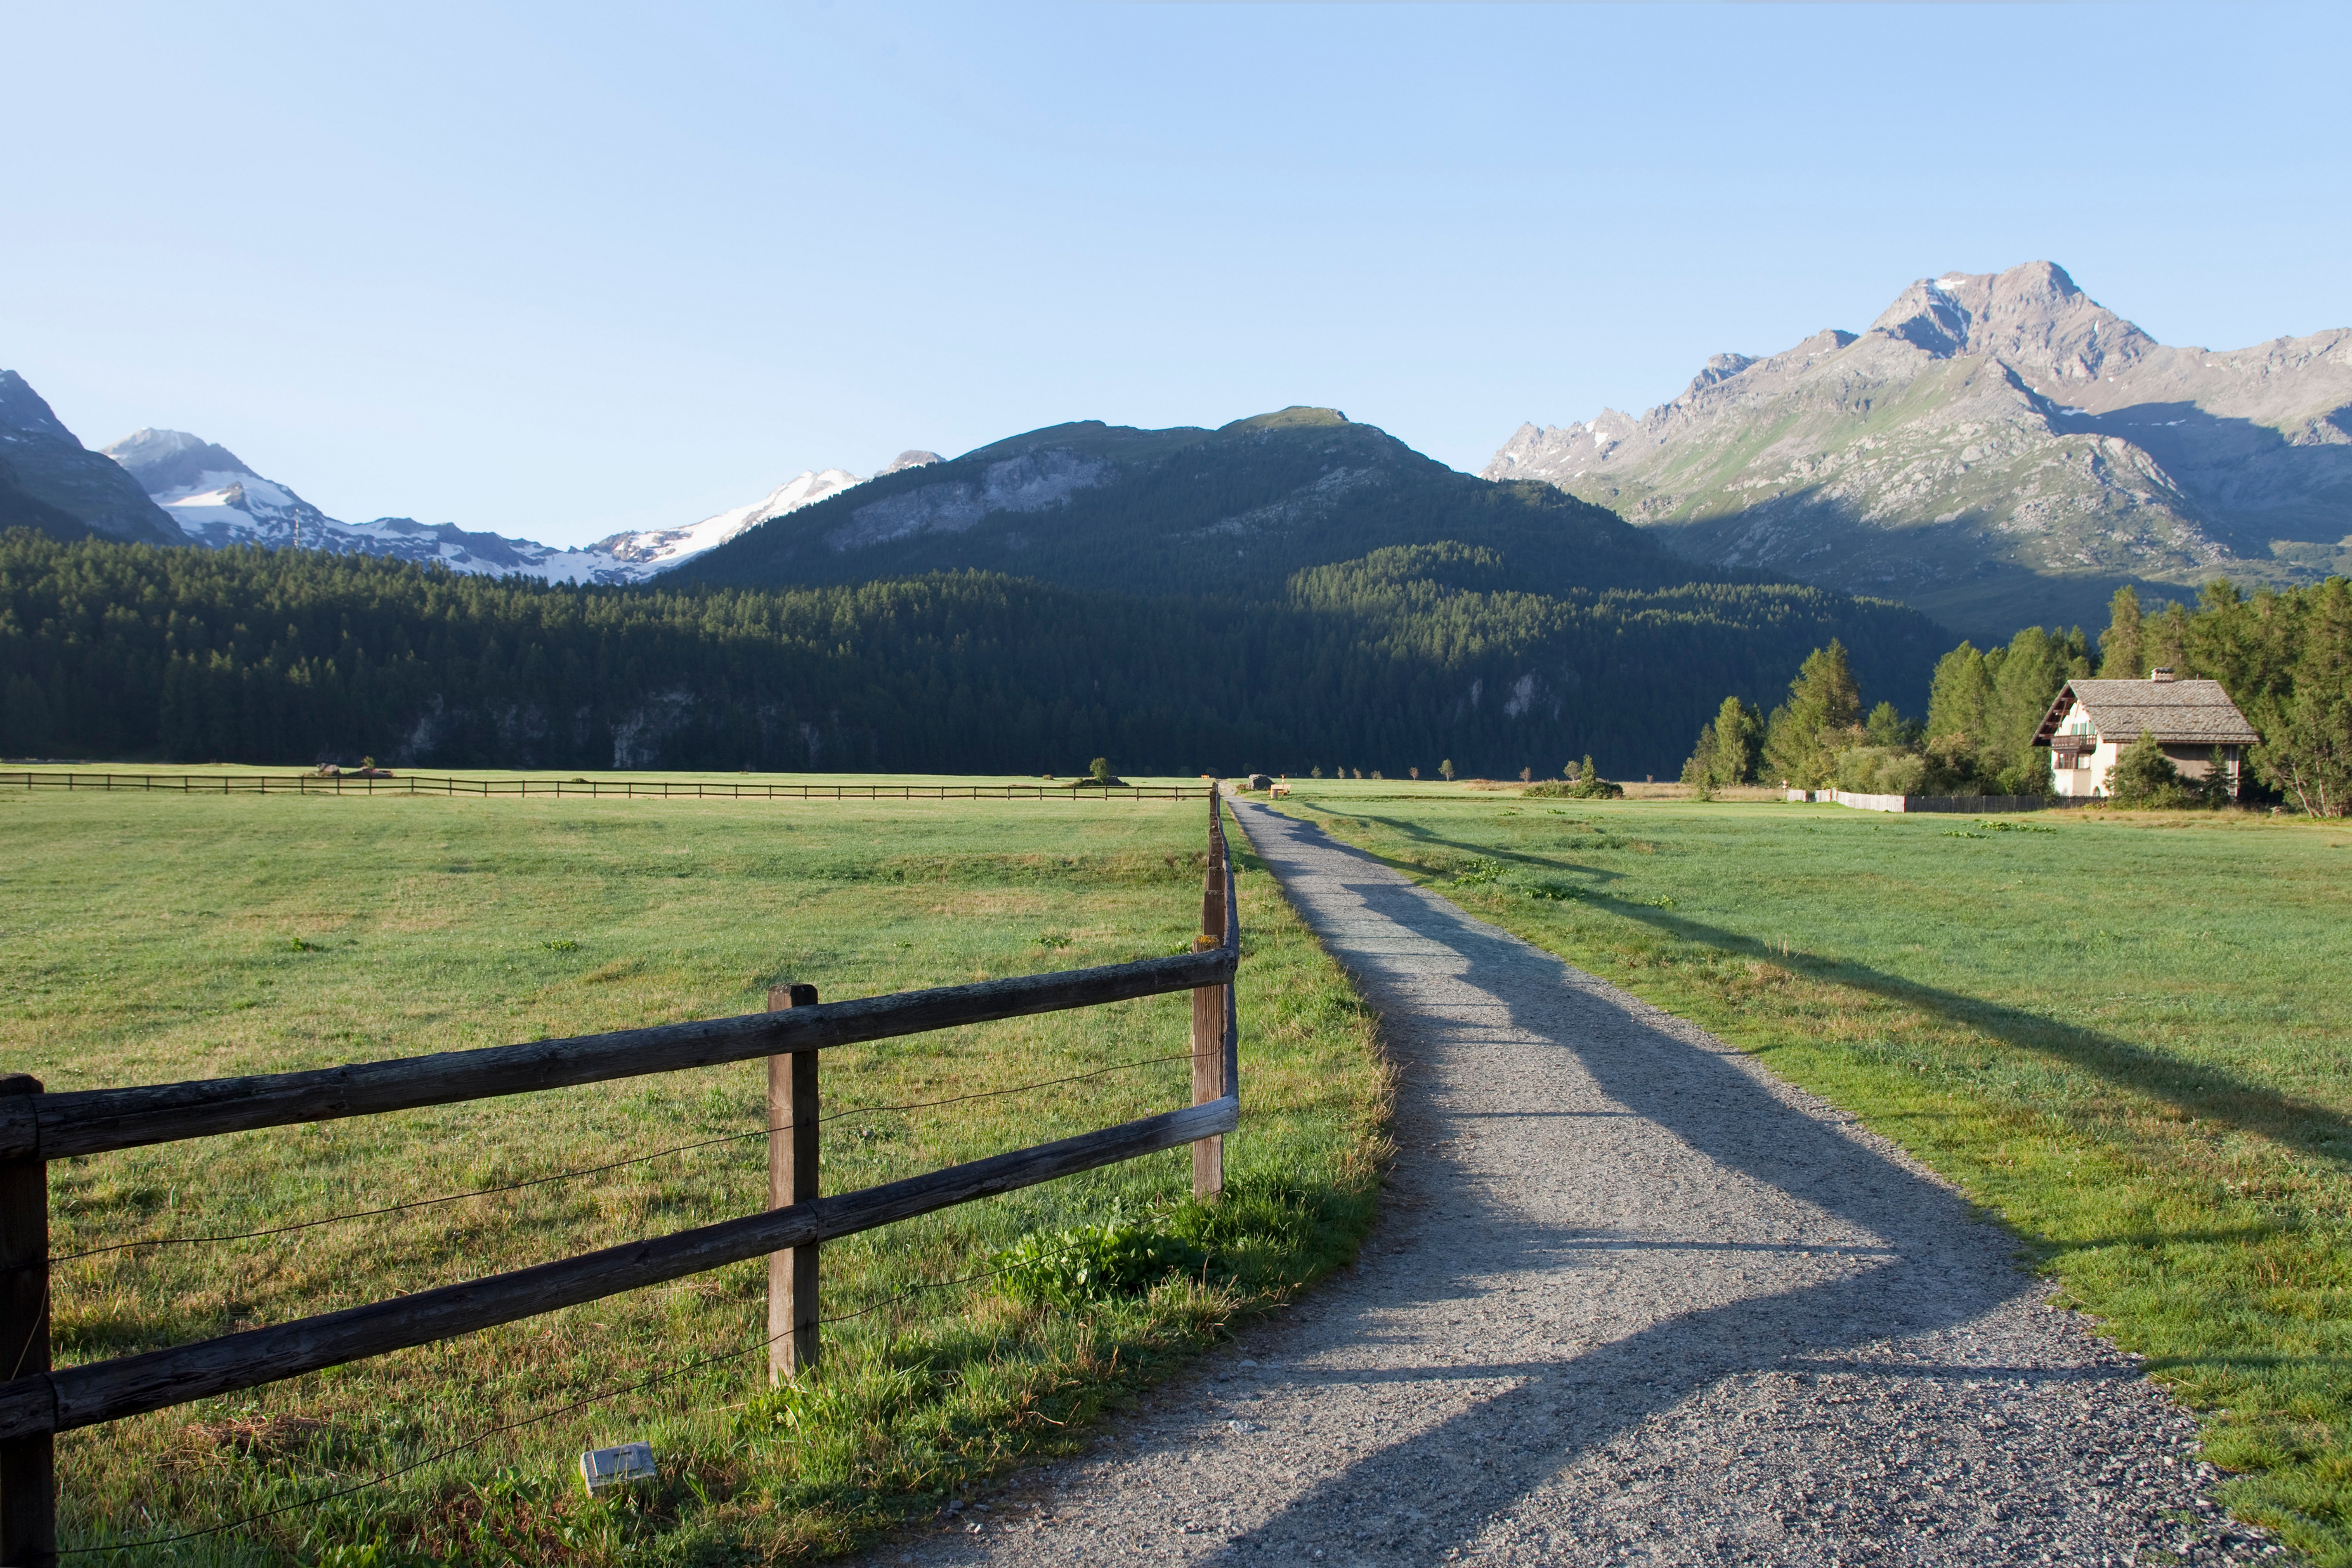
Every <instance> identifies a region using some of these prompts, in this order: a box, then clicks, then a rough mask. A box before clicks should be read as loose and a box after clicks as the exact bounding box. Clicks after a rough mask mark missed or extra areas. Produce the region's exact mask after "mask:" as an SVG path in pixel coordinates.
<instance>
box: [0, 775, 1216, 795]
mask: <svg viewBox="0 0 2352 1568" xmlns="http://www.w3.org/2000/svg"><path fill="white" fill-rule="evenodd" d="M0 786H5V787H10V788H16V789H62V790H73V791H80V792H82V793H84V794H89V795H110V794H116V793H121V792H129V793H131V794H139V793H143V792H153V791H162V792H164V793H166V794H172V795H568V796H572V797H575V798H578V797H584V798H587V799H590V800H604V799H613V800H623V799H627V800H1205V799H1207V798H1208V797H1209V796H1210V795H1213V794H1214V793H1215V791H1214V790H1213V788H1212V787H1211V786H1210V785H1208V784H778V783H776V782H775V781H774V780H772V779H769V780H761V781H757V782H752V783H739V782H737V781H735V780H731V779H730V780H727V781H724V782H721V781H719V780H715V779H587V778H581V779H461V778H454V777H431V776H427V775H425V774H421V773H402V774H396V775H394V776H391V777H386V778H370V777H366V776H364V775H362V774H357V773H352V774H341V773H323V774H322V773H26V772H22V771H19V772H15V773H0Z"/></svg>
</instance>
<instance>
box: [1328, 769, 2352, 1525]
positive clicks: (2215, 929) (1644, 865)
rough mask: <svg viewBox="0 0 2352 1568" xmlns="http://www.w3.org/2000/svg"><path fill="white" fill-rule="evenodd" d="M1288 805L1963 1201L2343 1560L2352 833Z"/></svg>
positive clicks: (2166, 823)
mask: <svg viewBox="0 0 2352 1568" xmlns="http://www.w3.org/2000/svg"><path fill="white" fill-rule="evenodd" d="M1301 788H1302V795H1301V797H1300V798H1298V799H1297V800H1295V801H1294V803H1293V804H1292V805H1291V806H1290V809H1291V810H1292V811H1294V812H1295V813H1296V814H1297V815H1298V816H1303V817H1307V818H1308V819H1310V820H1315V821H1318V822H1321V823H1323V824H1324V825H1325V826H1327V827H1328V828H1329V829H1330V830H1331V831H1332V832H1334V833H1335V834H1337V835H1339V837H1344V838H1347V839H1349V840H1352V841H1353V842H1355V843H1357V844H1359V845H1361V846H1362V847H1366V848H1368V849H1370V850H1371V851H1373V852H1375V853H1377V854H1378V855H1380V856H1381V857H1382V858H1385V859H1387V860H1388V861H1390V862H1391V864H1393V865H1396V866H1398V867H1400V868H1403V869H1406V870H1408V871H1410V872H1412V873H1413V874H1414V875H1416V876H1417V877H1419V878H1421V879H1423V880H1425V881H1428V882H1431V883H1433V885H1435V886H1437V887H1438V888H1439V889H1441V890H1443V891H1444V892H1445V893H1447V894H1448V895H1449V896H1450V897H1452V898H1453V899H1454V900H1456V901H1457V902H1459V903H1460V904H1461V905H1462V906H1463V907H1464V908H1465V909H1466V910H1470V911H1472V912H1474V913H1475V914H1477V915H1479V916H1481V917H1482V918H1485V919H1486V920H1490V921H1494V922H1495V923H1496V924H1498V925H1501V926H1503V927H1505V928H1506V929H1507V930H1510V931H1514V932H1516V933H1517V934H1518V935H1520V936H1523V937H1525V938H1527V939H1528V941H1530V942H1536V943H1538V944H1539V945H1541V946H1543V947H1545V948H1548V949H1549V950H1550V951H1552V952H1557V953H1559V954H1560V955H1561V956H1563V957H1565V958H1567V959H1569V960H1570V962H1572V963H1577V964H1579V965H1580V966H1582V967H1584V968H1587V969H1589V970H1591V971H1592V972H1594V973H1599V974H1601V975H1604V976H1606V977H1607V978H1609V979H1611V980H1612V981H1614V982H1616V983H1618V984H1622V985H1623V986H1624V987H1625V988H1626V989H1628V990H1630V991H1632V992H1633V993H1635V994H1638V995H1641V996H1643V997H1644V998H1646V999H1648V1000H1650V1001H1652V1002H1654V1003H1656V1004H1657V1005H1660V1006H1663V1007H1665V1008H1668V1009H1670V1010H1672V1011H1674V1012H1675V1013H1677V1014H1680V1015H1681V1016H1684V1017H1686V1018H1689V1019H1692V1020H1693V1021H1695V1022H1696V1023H1699V1024H1701V1025H1703V1026H1706V1027H1707V1028H1709V1029H1712V1030H1714V1031H1715V1032H1717V1034H1719V1035H1721V1036H1722V1037H1724V1038H1726V1039H1727V1040H1730V1041H1732V1042H1734V1043H1736V1044H1738V1045H1739V1046H1742V1047H1746V1048H1747V1049H1749V1050H1751V1051H1754V1052H1756V1053H1757V1054H1758V1055H1759V1056H1760V1057H1761V1058H1763V1059H1764V1060H1765V1061H1767V1062H1769V1063H1770V1064H1771V1065H1772V1067H1773V1068H1775V1069H1776V1070H1778V1071H1780V1073H1782V1074H1784V1075H1785V1076H1787V1077H1788V1078H1789V1079H1791V1080H1793V1081H1795V1082H1796V1083H1799V1084H1801V1085H1802V1086H1804V1087H1805V1088H1807V1089H1812V1090H1814V1091H1816V1092H1818V1093H1820V1094H1822V1095H1823V1096H1824V1097H1826V1098H1828V1099H1830V1100H1833V1101H1835V1102H1836V1103H1838V1104H1840V1105H1842V1106H1843V1107H1845V1108H1847V1109H1848V1110H1852V1111H1853V1112H1855V1113H1857V1114H1858V1115H1860V1116H1861V1117H1862V1119H1863V1120H1864V1121H1865V1122H1866V1123H1867V1124H1868V1125H1870V1126H1871V1127H1873V1128H1874V1129H1875V1130H1877V1131H1880V1132H1883V1133H1885V1134H1886V1135H1888V1136H1889V1137H1892V1138H1894V1139H1895V1140H1896V1141H1897V1142H1901V1143H1902V1144H1903V1145H1904V1146H1905V1147H1906V1148H1907V1149H1909V1150H1911V1151H1912V1152H1914V1153H1916V1155H1918V1156H1919V1157H1920V1158H1921V1159H1923V1160H1925V1161H1926V1162H1927V1163H1928V1164H1930V1165H1932V1166H1933V1167H1935V1168H1936V1169H1937V1171H1939V1172H1941V1173H1943V1174H1945V1175H1946V1176H1948V1177H1949V1178H1950V1179H1951V1180H1953V1181H1954V1182H1956V1183H1957V1184H1959V1185H1960V1186H1961V1187H1962V1188H1963V1189H1964V1190H1965V1191H1966V1192H1967V1193H1968V1194H1969V1195H1971V1196H1972V1197H1974V1198H1975V1199H1977V1200H1978V1201H1979V1202H1981V1203H1982V1204H1984V1205H1986V1206H1987V1207H1988V1208H1990V1210H1992V1211H1994V1212H1995V1213H1997V1214H1998V1215H2000V1216H2001V1217H2003V1218H2004V1219H2006V1220H2007V1221H2008V1223H2009V1224H2010V1225H2011V1226H2013V1227H2014V1228H2015V1230H2016V1231H2017V1233H2018V1234H2019V1236H2020V1237H2021V1238H2023V1241H2024V1243H2025V1245H2026V1246H2027V1247H2029V1248H2030V1249H2031V1251H2032V1256H2033V1257H2034V1258H2035V1259H2036V1260H2037V1261H2038V1262H2039V1263H2040V1264H2041V1265H2042V1266H2043V1267H2045V1268H2047V1269H2049V1270H2050V1271H2051V1272H2052V1273H2053V1275H2054V1276H2055V1277H2056V1278H2057V1279H2059V1280H2060V1281H2061V1282H2062V1283H2063V1289H2064V1292H2065V1294H2066V1296H2067V1297H2068V1298H2069V1299H2071V1300H2073V1301H2074V1303H2075V1304H2077V1305H2079V1306H2080V1307H2082V1308H2083V1309H2084V1310H2086V1311H2088V1312H2090V1313H2091V1314H2093V1315H2094V1316H2095V1317H2096V1318H2098V1319H2100V1320H2102V1321H2104V1322H2105V1326H2106V1330H2107V1331H2109V1332H2111V1333H2112V1334H2113V1335H2114V1336H2115V1338H2116V1340H2117V1342H2120V1343H2122V1344H2123V1345H2125V1346H2126V1347H2127V1348H2129V1349H2132V1350H2135V1351H2137V1352H2142V1353H2144V1354H2145V1355H2146V1356H2147V1358H2148V1365H2149V1368H2150V1370H2151V1371H2152V1372H2153V1373H2155V1375H2157V1376H2158V1377H2159V1378H2161V1379H2163V1380H2164V1381H2166V1382H2167V1383H2168V1384H2171V1385H2172V1386H2173V1387H2175V1388H2176V1389H2177V1390H2179V1393H2180V1394H2181V1396H2182V1397H2183V1398H2184V1399H2186V1400H2187V1401H2188V1402H2189V1403H2190V1404H2191V1405H2194V1406H2195V1407H2196V1408H2198V1409H2199V1410H2200V1411H2201V1412H2203V1413H2204V1414H2205V1416H2206V1419H2207V1431H2206V1441H2207V1445H2208V1453H2209V1454H2210V1457H2211V1458H2212V1459H2213V1460H2214V1461H2215V1462H2216V1463H2217V1464H2220V1465H2221V1466H2223V1467H2224V1468H2229V1469H2231V1470H2233V1471H2236V1472H2238V1473H2237V1475H2236V1476H2235V1477H2234V1478H2233V1479H2231V1481H2230V1482H2229V1483H2228V1485H2227V1487H2226V1489H2225V1492H2224V1498H2225V1500H2226V1501H2227V1502H2228V1503H2229V1505H2230V1506H2231V1507H2232V1508H2233V1509H2235V1510H2237V1511H2239V1512H2240V1513H2241V1514H2242V1516H2244V1517H2246V1518H2249V1519H2252V1520H2257V1521H2262V1522H2263V1523H2266V1524H2270V1525H2273V1526H2275V1527H2276V1528H2278V1529H2279V1530H2280V1531H2283V1532H2284V1535H2285V1537H2286V1538H2287V1540H2288V1541H2289V1542H2292V1543H2293V1544H2294V1546H2295V1547H2296V1548H2297V1549H2298V1550H2300V1551H2302V1552H2305V1553H2307V1554H2309V1555H2310V1556H2311V1557H2312V1558H2314V1559H2315V1561H2318V1562H2321V1563H2330V1564H2341V1563H2352V1049H2347V1043H2348V1042H2352V984H2347V975H2352V918H2347V915H2352V908H2347V893H2352V828H2347V826H2342V825H2338V826H2328V825H2326V824H2315V823H2310V822H2307V821H2294V820H2275V819H2272V818H2268V817H2258V816H2252V815H2251V814H2247V815H2241V814H2235V813H2232V814H2229V815H2226V816H2216V815H2213V814H2209V813H2179V814H2160V815H2159V814H2149V815H2143V816H2134V815H2126V814H2120V813H2105V812H2043V813H2038V814H2035V815H2033V816H2021V817H2002V818H1995V819H1991V820H1990V821H1989V822H1988V821H1980V820H1979V819H1975V818H1970V817H1954V816H1882V815H1880V814H1877V813H1872V812H1860V811H1851V810H1846V809H1843V808H1841V807H1836V806H1805V805H1793V806H1792V805H1698V804H1693V803H1686V802H1674V803H1668V802H1644V801H1630V802H1606V803H1586V802H1580V801H1574V800H1544V799H1527V800H1521V799H1518V798H1516V797H1515V796H1510V795H1496V794H1487V793H1477V792H1473V791H1467V790H1456V791H1454V792H1453V793H1452V794H1451V795H1445V794H1443V793H1438V794H1432V793H1431V792H1428V791H1426V790H1423V791H1419V792H1412V794H1410V795H1407V794H1402V793H1400V792H1398V791H1396V790H1395V789H1394V788H1393V787H1388V788H1383V787H1381V786H1377V785H1374V784H1370V783H1369V782H1367V783H1364V784H1356V783H1353V782H1352V781H1351V782H1349V783H1348V784H1320V785H1311V786H1310V785H1302V786H1301Z"/></svg>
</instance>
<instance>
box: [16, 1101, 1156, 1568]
mask: <svg viewBox="0 0 2352 1568" xmlns="http://www.w3.org/2000/svg"><path fill="white" fill-rule="evenodd" d="M1168 1059H1171V1060H1173V1059H1175V1058H1168ZM1062 1256H1063V1257H1074V1256H1076V1249H1075V1248H1073V1249H1072V1250H1071V1251H1069V1252H1066V1253H1064V1254H1063V1255H1062ZM1019 1267H1021V1265H1019V1264H1015V1263H1003V1264H999V1265H998V1266H997V1267H995V1268H987V1269H982V1271H981V1272H979V1273H977V1274H966V1275H963V1276H962V1277H961V1278H959V1279H937V1280H928V1281H926V1282H924V1283H923V1284H920V1285H916V1286H913V1287H911V1288H910V1289H905V1290H901V1291H899V1292H898V1294H897V1295H895V1296H890V1297H887V1298H885V1299H884V1300H879V1301H876V1302H874V1303H872V1304H871V1305H869V1306H866V1307H861V1308H859V1309H858V1310H856V1311H855V1312H843V1313H840V1314H838V1315H836V1316H834V1317H830V1318H819V1319H818V1320H817V1326H818V1327H819V1328H826V1327H830V1326H832V1325H834V1324H835V1323H847V1322H853V1321H856V1320H857V1319H859V1318H864V1317H868V1316H870V1315H872V1314H873V1313H876V1312H878V1311H881V1310H883V1309H884V1308H886V1307H893V1306H896V1305H898V1303H899V1302H901V1301H904V1300H909V1299H910V1298H913V1297H916V1296H919V1295H922V1294H923V1293H924V1292H926V1291H929V1290H950V1289H955V1288H956V1287H958V1286H961V1285H971V1284H976V1283H978V1282H979V1281H981V1280H982V1279H995V1278H997V1277H998V1276H999V1275H1003V1274H1009V1273H1011V1272H1012V1271H1013V1269H1014V1268H1019ZM793 1332H794V1331H793V1330H792V1329H785V1330H784V1331H782V1332H780V1333H773V1334H770V1335H768V1336H767V1337H766V1338H765V1339H762V1340H761V1341H759V1342H756V1343H753V1344H747V1345H743V1346H740V1347H739V1348H737V1349H735V1350H731V1351H721V1352H719V1353H718V1354H717V1355H708V1356H701V1357H698V1358H697V1359H696V1360H694V1361H690V1362H686V1363H681V1364H679V1365H677V1366H674V1367H671V1368H669V1369H668V1370H667V1371H666V1372H659V1373H655V1374H654V1375H653V1376H651V1377H648V1378H643V1379H640V1380H639V1381H637V1382H635V1383H629V1384H621V1385H619V1386H618V1387H614V1388H608V1389H606V1390H604V1392H603V1393H601V1394H589V1395H588V1396H587V1397H585V1398H583V1399H575V1400H573V1401H572V1403H571V1404H569V1405H557V1406H556V1407H555V1408H554V1409H552V1410H542V1411H541V1412H540V1413H539V1414H537V1415H526V1416H524V1417H522V1418H521V1419H520V1420H518V1421H509V1422H507V1423H505V1424H504V1425H503V1426H492V1427H490V1428H488V1430H487V1431H482V1432H477V1433H475V1434H474V1435H473V1436H470V1437H468V1438H467V1439H466V1440H465V1441H463V1442H461V1443H452V1444H450V1445H449V1446H448V1447H445V1448H438V1449H436V1450H435V1451H434V1452H432V1453H430V1454H427V1455H425V1457H424V1458H421V1459H413V1460H411V1461H410V1462H409V1463H407V1464H405V1465H401V1466H397V1467H395V1468H392V1469H389V1470H380V1471H378V1472H377V1473H376V1474H374V1475H373V1476H370V1477H369V1478H368V1479H365V1480H362V1481H354V1482H352V1484H351V1485H350V1486H347V1487H339V1488H337V1489H335V1490H333V1491H331V1492H324V1493H321V1494H320V1496H318V1497H314V1498H300V1499H298V1500H295V1501H293V1502H289V1503H281V1504H279V1505H278V1507H276V1508H271V1509H264V1510H261V1511H260V1512H258V1513H249V1514H247V1515H246V1516H245V1517H244V1518H242V1519H233V1520H230V1521H227V1522H226V1523H225V1524H213V1525H207V1526H205V1528H204V1529H202V1530H190V1531H182V1532H181V1533H180V1534H177V1535H155V1536H149V1537H147V1538H145V1539H143V1540H140V1541H126V1542H120V1543H118V1544H116V1545H112V1546H67V1547H60V1548H59V1549H58V1556H60V1557H92V1556H100V1555H103V1554H106V1553H110V1552H145V1551H149V1550H151V1549H152V1548H154V1547H158V1546H170V1545H173V1544H174V1543H176V1542H183V1541H200V1540H203V1539H204V1538H205V1537H206V1536H210V1535H221V1534H225V1533H226V1532H227V1531H232V1530H242V1529H244V1528H245V1527H246V1526H247V1525H249V1524H259V1523H261V1522H262V1521H265V1520H271V1519H276V1518H278V1516H279V1515H280V1514H288V1513H292V1512H294V1511H295V1510H298V1509H305V1508H317V1507H320V1506H321V1505H323V1504H326V1503H331V1502H333V1501H335V1500H338V1499H340V1498H347V1497H351V1496H352V1495H354V1494H356V1493H359V1492H363V1491H367V1490H370V1489H373V1488H375V1487H380V1486H383V1485H385V1484H386V1483H388V1482H391V1481H395V1480H398V1479H400V1478H401V1477H403V1476H404V1475H407V1474H409V1473H410V1472H411V1471H415V1470H421V1469H423V1468H425V1466H427V1465H436V1464H438V1463H440V1462H441V1461H442V1460H444V1459H447V1458H455V1457H456V1456H457V1455H459V1454H462V1453H465V1452H467V1450H468V1449H472V1448H478V1447H481V1446H482V1445H483V1444H485V1443H487V1442H488V1441H489V1440H490V1439H491V1438H493V1437H499V1436H505V1435H506V1434H507V1433H509V1432H520V1431H521V1430H523V1429H524V1428H525V1427H530V1426H539V1425H541V1424H542V1423H544V1422H548V1421H552V1420H555V1419H556V1418H557V1417H559V1416H563V1415H571V1414H572V1412H573V1411H575V1410H584V1409H586V1408H587V1407H588V1406H590V1405H602V1404H603V1403H604V1402H605V1401H606V1400H608V1399H619V1398H621V1397H623V1396H624V1395H626V1394H643V1393H645V1392H646V1390H647V1389H651V1388H658V1387H659V1386H661V1384H665V1383H668V1382H670V1381H672V1380H673V1379H676V1378H679V1377H683V1376H685V1375H686V1374H687V1373H689V1372H695V1371H698V1370H699V1369H701V1368H703V1367H706V1366H716V1365H718V1364H719V1363H721V1362H729V1361H740V1360H741V1359H742V1358H743V1357H745V1356H747V1355H752V1354H755V1353H756V1352H760V1351H763V1350H766V1349H768V1348H769V1347H770V1346H772V1345H773V1344H774V1343H775V1342H777V1341H778V1340H781V1339H783V1338H785V1337H786V1336H788V1335H790V1334H792V1333H793Z"/></svg>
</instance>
